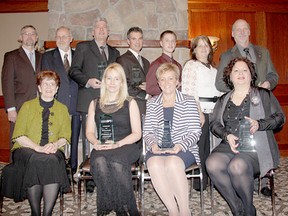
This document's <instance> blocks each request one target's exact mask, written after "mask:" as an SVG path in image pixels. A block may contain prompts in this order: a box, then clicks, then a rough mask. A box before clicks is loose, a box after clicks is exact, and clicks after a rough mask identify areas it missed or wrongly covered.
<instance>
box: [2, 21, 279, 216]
mask: <svg viewBox="0 0 288 216" xmlns="http://www.w3.org/2000/svg"><path fill="white" fill-rule="evenodd" d="M92 35H93V40H91V41H84V42H80V43H78V44H77V47H76V49H75V51H74V50H72V49H71V47H70V43H71V42H72V40H73V36H72V32H71V30H70V29H69V28H68V27H64V26H61V27H59V28H58V29H57V30H56V35H55V40H56V44H57V48H56V49H54V50H51V51H47V52H46V53H44V54H43V55H41V54H40V53H38V52H37V51H36V50H35V44H36V42H37V40H38V36H37V31H36V29H35V28H34V27H33V26H31V25H27V26H24V27H23V28H22V29H21V32H20V38H19V39H20V41H21V47H20V48H19V49H17V50H14V51H11V52H8V53H6V54H5V58H4V64H3V69H2V88H3V95H4V101H5V107H6V110H7V112H8V120H9V121H10V122H11V141H12V145H11V152H12V157H11V158H12V162H13V163H12V165H13V166H7V168H6V167H5V168H6V169H5V168H4V170H3V175H4V177H5V173H6V176H7V179H9V177H10V178H12V177H11V176H14V174H13V173H15V172H17V173H18V175H17V176H18V178H13V184H12V185H20V186H19V187H16V188H9V187H6V190H5V191H4V193H5V194H4V195H6V196H8V197H9V196H10V197H11V198H14V200H15V201H20V200H23V199H25V198H28V200H29V203H30V206H31V214H32V215H35V216H36V215H37V216H38V215H41V200H42V197H43V198H44V207H43V211H42V212H43V215H52V211H53V207H54V205H55V201H56V198H57V194H58V192H59V190H62V191H64V192H67V191H69V190H70V186H69V181H68V178H67V175H66V171H65V156H64V154H63V147H64V145H66V144H69V143H70V144H71V156H70V165H71V167H72V170H73V172H74V173H75V172H76V171H77V167H78V158H77V155H78V152H77V149H78V140H79V134H80V129H81V127H82V141H83V143H82V144H83V160H85V159H86V158H88V157H90V164H91V170H90V171H91V174H92V177H93V182H92V183H93V184H91V185H88V190H90V191H93V185H94V184H95V185H96V187H97V215H106V214H109V213H110V212H111V211H114V212H115V213H116V215H133V216H134V215H135V216H137V215H139V211H138V209H137V205H136V199H135V196H134V193H133V184H132V174H131V164H133V163H135V162H137V161H138V160H139V159H141V157H140V155H141V152H142V139H143V140H144V143H145V148H146V154H145V158H144V160H145V162H146V164H147V168H148V171H149V174H150V176H151V181H152V184H153V186H154V188H155V190H156V192H157V194H158V195H159V197H160V198H161V200H162V201H163V203H164V205H165V206H166V207H167V210H168V212H169V215H173V216H174V215H181V216H185V215H187V216H188V215H191V212H190V209H189V196H188V191H189V190H188V182H187V179H186V173H185V169H186V168H187V167H189V166H190V165H192V164H195V163H197V164H201V166H202V169H203V174H204V178H203V185H204V189H206V187H207V182H208V180H207V179H208V175H209V177H210V178H211V180H212V181H213V183H214V185H215V186H216V188H217V189H218V190H219V192H220V193H221V194H222V195H223V197H224V198H225V200H226V201H227V203H228V204H229V207H230V208H231V211H232V213H233V215H236V216H238V215H249V216H250V215H251V216H252V215H253V216H254V215H256V209H255V207H254V206H253V190H254V178H255V177H256V176H260V177H263V176H264V175H265V174H266V173H267V171H269V170H270V169H274V168H277V166H278V165H279V150H278V147H277V143H276V140H275V138H274V135H273V130H275V129H279V128H281V127H282V125H283V124H284V121H285V116H284V113H283V111H282V109H281V107H280V105H279V103H278V101H277V99H276V98H275V97H274V96H273V94H272V92H271V91H270V90H272V89H273V88H275V86H276V85H277V82H278V75H277V72H276V70H275V68H274V66H273V64H272V61H271V59H270V55H269V51H268V50H267V49H265V48H263V47H260V46H255V45H253V44H252V43H250V41H249V36H250V26H249V24H248V23H247V22H246V21H245V20H243V19H239V20H236V21H235V23H234V24H233V27H232V37H233V38H234V40H235V42H236V44H235V46H234V47H233V48H232V49H229V50H228V51H227V52H225V53H224V54H222V55H221V59H220V64H219V67H218V68H217V69H216V67H215V65H214V63H213V48H212V45H211V42H210V40H209V38H208V37H207V36H204V35H201V36H198V37H196V38H194V39H193V41H192V46H191V59H190V60H188V61H187V62H186V63H185V64H184V66H183V70H182V66H181V64H180V63H178V62H177V61H176V60H175V59H174V58H173V52H174V50H175V48H176V40H177V37H176V34H175V33H174V32H173V31H171V30H166V31H164V32H162V34H161V35H160V46H161V48H162V55H161V56H160V57H159V58H157V59H156V60H155V61H153V62H152V63H151V64H150V63H149V61H148V60H147V59H146V58H144V57H143V56H142V55H141V50H142V47H143V31H142V29H141V28H139V27H132V28H130V29H129V30H128V32H127V43H128V45H129V49H128V51H127V52H126V53H124V54H123V55H120V53H119V51H118V50H117V49H116V48H113V47H111V46H109V45H108V44H107V39H108V35H109V26H108V22H107V20H106V19H105V18H97V19H96V20H95V22H94V26H93V30H92ZM37 94H39V97H37ZM69 116H70V117H69ZM104 117H107V118H108V117H109V121H106V122H109V127H110V128H109V129H108V134H109V136H108V140H104V141H103V140H102V138H101V136H102V133H104V132H103V131H104V130H105V129H104V128H103V126H102V122H104V121H103V118H104ZM243 119H246V120H248V121H249V123H250V133H251V134H253V136H254V140H255V142H256V151H255V152H239V151H238V149H237V147H238V145H239V144H238V140H239V125H240V122H241V121H242V120H243ZM167 125H168V126H167ZM142 131H143V133H142ZM210 132H212V133H213V135H214V136H216V137H218V138H219V139H220V140H221V141H220V143H216V144H215V145H213V146H214V149H211V148H210ZM106 133H107V131H106ZM106 135H107V134H106ZM90 143H91V144H92V146H93V149H92V151H91V153H90V150H89V148H88V147H89V145H90ZM163 143H165V145H169V146H170V148H162V147H161V146H162V144H163ZM9 169H10V170H9ZM11 169H12V170H13V172H11ZM11 173H12V174H13V175H12V174H11ZM9 174H10V176H9ZM7 182H8V181H7V180H5V178H4V181H3V184H4V187H5V184H7V185H9V184H8V183H7ZM199 184H200V183H199V181H198V182H197V181H195V182H194V188H195V189H196V190H199V188H200V186H199ZM10 185H11V184H10ZM263 188H265V190H266V193H267V188H266V187H263ZM16 189H17V191H16V193H15V190H16ZM268 192H269V189H268ZM270 193H271V192H270ZM15 194H16V195H17V197H15V196H14V195H15ZM266 195H267V194H266ZM268 195H269V194H268Z"/></svg>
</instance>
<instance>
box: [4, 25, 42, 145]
mask: <svg viewBox="0 0 288 216" xmlns="http://www.w3.org/2000/svg"><path fill="white" fill-rule="evenodd" d="M18 41H19V42H20V43H21V47H20V48H17V49H15V50H13V51H10V52H7V53H5V55H4V62H3V67H2V77H1V78H2V79H1V81H2V90H3V96H4V103H5V109H6V111H7V112H8V120H9V122H10V137H11V135H12V133H13V130H14V124H15V121H16V119H17V113H18V111H19V110H20V108H21V106H22V105H23V103H24V102H26V101H28V100H31V99H33V98H35V97H36V96H37V85H36V73H38V72H39V71H40V68H41V58H42V56H41V54H40V53H39V52H38V51H36V50H35V45H36V43H37V41H38V33H37V31H36V28H35V27H34V26H32V25H25V26H23V27H22V28H21V30H20V35H19V39H18ZM10 147H12V143H10Z"/></svg>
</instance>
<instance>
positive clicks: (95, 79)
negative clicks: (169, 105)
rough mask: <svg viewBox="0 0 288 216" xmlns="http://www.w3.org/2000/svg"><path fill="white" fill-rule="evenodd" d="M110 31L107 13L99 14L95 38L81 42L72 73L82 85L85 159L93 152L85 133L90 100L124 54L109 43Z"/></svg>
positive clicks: (79, 106)
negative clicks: (109, 66) (89, 148)
mask: <svg viewBox="0 0 288 216" xmlns="http://www.w3.org/2000/svg"><path fill="white" fill-rule="evenodd" d="M108 34H109V27H108V23H107V20H106V19H105V18H103V17H98V18H96V20H95V21H94V25H93V32H92V35H93V37H94V39H93V40H91V41H84V42H80V43H78V44H77V47H76V50H75V54H74V56H73V60H72V64H71V68H70V70H69V75H70V77H71V78H72V79H73V80H74V81H75V82H76V83H78V86H79V91H78V101H77V111H78V112H80V114H81V117H82V142H83V160H85V159H86V158H87V157H88V155H89V154H90V152H88V148H86V147H87V146H88V143H87V142H86V134H85V131H86V115H87V113H88V107H89V104H90V102H91V101H92V100H93V99H95V98H97V97H99V96H100V87H101V79H102V75H103V72H104V70H105V68H106V67H107V65H108V64H110V63H112V62H115V61H116V59H117V57H118V56H120V53H119V51H118V50H117V49H115V48H113V47H111V46H109V45H108V44H107V39H108ZM86 145H87V146H86Z"/></svg>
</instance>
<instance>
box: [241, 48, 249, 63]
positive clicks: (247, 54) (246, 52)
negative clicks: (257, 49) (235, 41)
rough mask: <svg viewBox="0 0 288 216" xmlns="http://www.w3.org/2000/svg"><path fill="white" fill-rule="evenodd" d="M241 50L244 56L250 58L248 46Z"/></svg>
mask: <svg viewBox="0 0 288 216" xmlns="http://www.w3.org/2000/svg"><path fill="white" fill-rule="evenodd" d="M243 51H244V52H245V54H246V58H248V59H250V60H251V55H250V52H249V48H245V49H243Z"/></svg>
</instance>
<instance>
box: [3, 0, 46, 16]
mask: <svg viewBox="0 0 288 216" xmlns="http://www.w3.org/2000/svg"><path fill="white" fill-rule="evenodd" d="M47 11H48V0H1V1H0V13H24V12H47Z"/></svg>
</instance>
